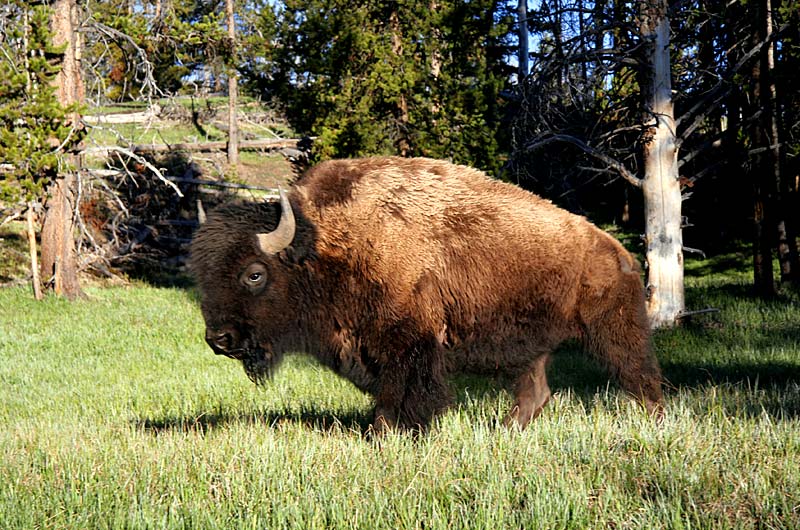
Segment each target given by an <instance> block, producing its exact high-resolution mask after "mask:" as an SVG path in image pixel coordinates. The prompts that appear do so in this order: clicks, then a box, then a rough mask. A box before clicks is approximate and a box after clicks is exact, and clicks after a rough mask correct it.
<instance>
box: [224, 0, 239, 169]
mask: <svg viewBox="0 0 800 530" xmlns="http://www.w3.org/2000/svg"><path fill="white" fill-rule="evenodd" d="M225 8H226V11H227V15H228V39H230V46H231V54H232V55H233V57H232V58H231V62H232V63H234V62H235V61H236V58H235V57H236V20H235V18H234V10H233V0H226V2H225ZM238 92H239V86H238V82H237V79H236V66H235V64H232V65H231V66H230V68H229V71H228V164H230V165H231V166H236V165H237V164H238V163H239V124H238V122H237V121H236V100H237V99H238Z"/></svg>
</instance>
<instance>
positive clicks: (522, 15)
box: [517, 0, 530, 83]
mask: <svg viewBox="0 0 800 530" xmlns="http://www.w3.org/2000/svg"><path fill="white" fill-rule="evenodd" d="M517 35H518V36H519V73H518V74H517V75H518V76H519V82H520V83H522V80H523V79H525V78H526V77H528V72H530V67H529V66H528V62H529V57H530V53H529V51H528V0H519V1H518V2H517Z"/></svg>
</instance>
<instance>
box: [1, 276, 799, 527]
mask: <svg viewBox="0 0 800 530" xmlns="http://www.w3.org/2000/svg"><path fill="white" fill-rule="evenodd" d="M689 284H690V289H689V297H690V304H691V305H692V307H705V306H715V307H718V308H719V309H720V312H719V313H718V314H713V315H710V316H705V317H699V318H697V319H696V320H695V321H694V322H693V323H690V324H689V325H688V326H687V327H685V328H684V329H680V330H676V331H670V332H663V333H659V334H658V335H657V337H656V348H657V353H658V355H659V357H660V359H661V361H662V364H663V366H664V371H665V375H666V376H667V378H668V379H669V381H670V387H669V389H668V392H667V406H668V414H667V417H666V419H665V420H664V421H663V423H662V424H660V425H657V424H655V423H654V422H652V421H651V420H650V419H649V418H648V417H647V416H646V415H645V414H644V413H643V412H642V411H641V410H640V408H639V407H638V406H637V405H636V404H635V403H633V402H631V401H630V400H629V399H628V398H626V397H625V396H623V395H620V394H619V393H618V392H617V390H616V387H614V386H613V385H609V384H608V383H607V380H606V378H605V377H604V376H603V375H602V374H600V373H599V372H598V371H597V370H596V369H594V368H593V367H592V366H591V365H589V364H588V363H587V362H586V361H584V360H583V358H582V357H580V356H579V355H577V354H576V353H575V352H573V351H571V350H569V349H568V348H567V349H566V350H565V351H564V352H562V353H561V354H560V356H559V358H558V359H557V360H556V361H555V362H554V363H553V365H552V369H551V381H552V383H553V384H552V386H553V387H554V390H555V396H554V399H553V400H552V401H551V403H550V405H549V406H548V407H547V408H546V410H545V412H544V413H543V414H542V416H541V417H540V418H539V419H538V420H536V422H535V423H533V424H532V425H531V426H530V427H529V428H528V429H527V430H525V431H522V432H519V431H516V430H509V429H505V428H502V427H500V426H498V425H497V423H498V421H499V420H500V419H501V418H502V416H503V415H504V414H505V412H506V409H507V407H508V406H509V399H508V396H507V395H506V394H505V393H504V392H502V391H499V387H498V386H497V385H495V384H494V383H492V382H487V381H484V380H480V379H473V378H462V379H460V380H459V385H458V389H457V390H458V393H457V395H458V403H457V405H456V407H454V408H453V409H452V410H451V411H449V412H448V413H446V414H445V415H444V416H443V417H441V418H440V419H439V421H437V422H436V425H434V427H433V429H432V430H431V431H430V432H429V433H427V434H425V435H422V436H419V437H415V436H413V435H411V434H392V435H389V436H387V437H386V438H384V439H382V440H381V441H380V442H376V441H372V440H369V439H368V438H367V437H365V436H364V429H365V427H366V425H367V424H368V422H369V420H370V409H371V401H370V399H368V398H367V397H365V396H364V395H363V394H361V393H360V392H358V391H357V390H355V389H354V388H353V387H352V386H351V385H350V384H349V383H347V382H346V381H344V380H342V379H339V378H337V377H336V376H334V375H332V374H331V373H329V372H328V371H326V370H324V369H322V368H320V367H319V366H317V365H316V364H315V363H314V362H312V361H311V360H309V359H307V358H305V357H290V358H289V359H287V362H286V363H285V365H284V366H283V367H282V369H281V370H280V371H279V372H278V374H277V376H276V377H275V379H274V380H273V381H271V382H269V383H268V384H267V385H266V386H264V387H263V388H258V387H255V386H253V385H252V384H251V383H250V382H249V381H248V380H247V378H246V377H245V375H244V373H243V371H242V369H241V368H240V367H239V366H237V364H236V363H235V362H234V361H231V360H229V359H222V358H218V357H215V356H214V355H212V354H211V352H210V350H208V348H207V347H206V346H205V345H204V343H203V340H202V333H203V324H202V319H201V317H200V314H199V311H198V308H197V303H196V300H195V298H194V295H193V294H192V292H191V291H184V290H171V289H158V288H153V287H147V286H143V285H140V286H135V287H128V288H109V289H89V294H90V296H91V300H89V301H80V302H76V303H68V302H64V301H62V300H58V299H52V298H51V299H47V300H46V301H45V302H43V303H36V302H35V301H33V300H32V299H31V296H30V295H29V293H28V291H27V290H26V289H23V288H11V289H4V290H0V455H2V457H0V477H1V478H0V528H4V529H7V528H224V529H230V528H369V529H372V528H377V529H382V528H385V529H395V528H487V529H490V528H491V529H495V528H605V527H614V528H659V527H660V528H798V527H800V471H799V470H800V420H799V419H798V415H799V414H800V304H798V300H797V298H796V297H791V296H790V297H787V298H785V299H781V300H776V301H773V302H768V303H765V302H758V301H754V300H752V299H750V298H749V296H748V295H747V289H746V287H745V286H744V284H743V283H741V282H738V281H733V282H731V281H725V280H724V278H723V277H722V276H713V277H712V279H710V280H702V279H691V280H690V281H689Z"/></svg>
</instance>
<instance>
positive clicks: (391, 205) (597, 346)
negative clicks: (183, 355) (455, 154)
mask: <svg viewBox="0 0 800 530" xmlns="http://www.w3.org/2000/svg"><path fill="white" fill-rule="evenodd" d="M290 201H291V204H292V209H293V211H294V214H295V217H296V223H297V232H296V234H295V237H294V240H293V242H292V244H291V246H290V247H288V248H287V249H285V250H284V251H282V252H280V253H278V254H277V255H264V254H263V253H262V252H260V250H259V248H258V246H257V243H256V236H255V234H256V233H258V232H268V231H271V230H273V229H274V228H275V226H276V224H277V222H278V217H279V215H280V208H279V207H278V205H276V204H266V203H260V204H239V205H230V206H226V207H223V208H220V209H218V210H216V211H215V212H212V214H211V215H210V216H209V220H208V222H207V223H206V224H205V225H204V226H203V227H202V228H201V229H200V230H199V231H198V233H197V235H196V237H195V240H194V242H193V245H192V269H193V271H194V274H195V277H196V279H197V283H198V285H199V287H200V291H201V293H202V308H203V315H204V317H205V320H206V325H207V340H208V341H209V344H210V345H211V346H212V348H213V349H214V351H215V352H217V353H222V354H226V355H229V356H231V357H234V358H237V359H240V360H242V361H243V363H244V366H245V370H246V371H247V373H248V375H249V376H250V377H251V378H253V379H254V380H258V379H261V378H262V377H265V376H267V375H268V374H269V373H270V371H271V369H272V367H274V366H275V365H276V363H277V362H278V361H279V360H280V358H281V356H282V355H283V354H284V353H285V352H293V351H306V352H309V353H311V354H314V355H315V356H317V357H318V358H319V359H320V360H321V361H322V362H323V363H324V364H326V365H327V366H329V367H331V368H332V369H333V370H334V371H336V372H337V373H339V374H341V375H342V376H344V377H346V378H348V379H350V380H351V381H352V382H353V383H355V384H356V385H357V386H358V387H359V388H361V389H363V390H365V391H367V392H369V393H371V394H373V395H374V396H375V400H376V405H375V423H374V425H375V427H376V428H377V429H382V428H385V427H386V426H394V425H401V426H417V425H422V426H424V425H426V424H427V423H428V421H429V420H430V419H431V417H432V416H434V415H435V414H436V413H437V412H438V411H440V410H441V409H442V408H444V407H445V406H447V404H448V403H449V400H450V398H449V391H448V384H447V382H446V376H447V374H448V373H450V372H453V371H468V372H477V373H492V374H496V373H498V372H500V373H502V374H504V375H507V376H509V377H511V378H513V380H515V381H516V383H515V387H514V395H515V398H516V403H515V405H514V407H513V409H512V411H511V412H510V413H509V416H508V418H507V421H509V422H512V423H514V422H515V423H517V424H519V425H522V426H524V425H526V424H527V423H528V422H529V421H530V420H531V419H532V418H534V417H536V416H537V415H538V414H539V413H540V412H541V410H542V407H543V406H544V405H545V403H546V402H547V401H548V399H549V398H550V389H549V387H548V385H547V377H546V374H545V370H546V366H547V362H548V359H549V356H550V354H551V352H552V351H553V350H554V349H555V348H556V347H557V346H558V345H559V344H560V343H562V342H563V341H565V340H567V339H570V338H578V339H580V340H582V342H583V344H584V345H585V347H586V349H587V350H588V351H589V352H591V353H592V354H593V355H594V357H595V358H596V359H598V360H599V361H600V362H601V363H602V364H604V365H605V366H606V367H607V368H608V369H609V371H610V372H611V374H612V375H613V376H615V377H616V378H617V379H618V381H619V383H620V385H621V386H622V387H623V388H624V389H625V390H627V391H628V392H630V393H631V394H633V395H634V396H636V397H637V398H638V399H640V400H641V401H642V403H643V404H644V405H645V406H646V407H647V409H648V410H650V411H651V412H654V413H657V414H660V411H661V407H662V394H661V375H660V371H659V367H658V363H657V361H656V359H655V357H654V356H653V355H652V354H651V352H650V331H649V326H648V321H647V318H646V315H645V309H644V295H643V288H642V282H641V279H640V270H639V267H638V264H637V263H636V261H635V260H634V259H633V258H632V257H631V255H630V254H629V253H628V252H627V251H626V250H625V249H624V248H623V247H622V245H620V244H619V242H617V241H616V240H615V239H614V238H612V237H611V236H609V235H608V234H606V233H604V232H603V231H601V230H599V229H598V228H597V227H595V226H594V225H592V224H591V223H589V222H588V221H586V220H585V219H583V218H582V217H578V216H576V215H573V214H570V213H568V212H566V211H564V210H561V209H559V208H557V207H555V206H553V205H552V204H551V203H550V202H548V201H546V200H544V199H542V198H540V197H537V196H536V195H533V194H531V193H528V192H526V191H523V190H521V189H519V188H517V187H515V186H512V185H509V184H504V183H501V182H498V181H494V180H491V179H489V178H488V177H486V176H485V175H484V174H483V173H481V172H479V171H477V170H474V169H470V168H467V167H463V166H457V165H453V164H450V163H447V162H442V161H436V160H429V159H402V158H391V157H387V158H367V159H359V160H337V161H330V162H324V163H322V164H319V165H318V166H316V167H314V168H312V169H311V170H310V171H308V172H307V173H306V174H305V175H304V176H303V177H302V178H301V179H300V180H299V181H298V182H297V183H296V184H295V186H294V187H293V189H292V191H291V193H290Z"/></svg>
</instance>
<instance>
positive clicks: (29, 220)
mask: <svg viewBox="0 0 800 530" xmlns="http://www.w3.org/2000/svg"><path fill="white" fill-rule="evenodd" d="M33 204H34V203H33V201H31V202H29V203H28V211H27V212H26V213H25V221H26V223H25V226H26V229H27V232H28V248H29V249H30V258H31V283H32V284H33V296H34V298H36V299H37V300H41V299H42V298H44V296H43V295H42V284H41V282H40V281H39V260H38V257H37V250H36V231H35V230H34V228H33V215H34V213H33Z"/></svg>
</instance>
